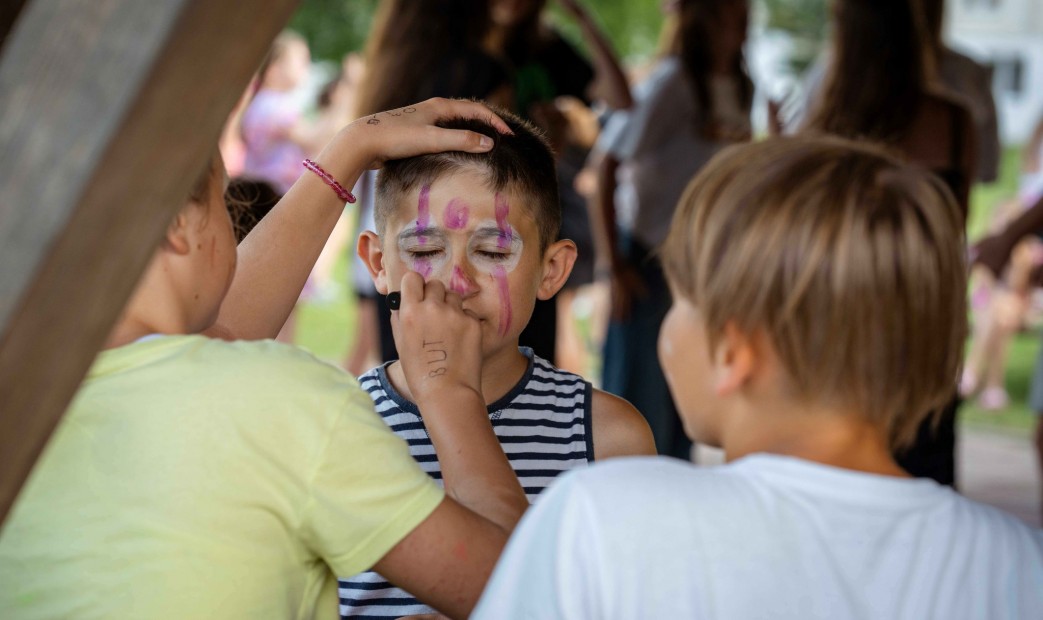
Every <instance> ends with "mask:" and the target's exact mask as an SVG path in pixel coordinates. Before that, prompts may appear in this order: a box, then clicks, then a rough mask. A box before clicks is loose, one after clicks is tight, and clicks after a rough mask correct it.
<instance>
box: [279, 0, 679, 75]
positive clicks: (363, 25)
mask: <svg viewBox="0 0 1043 620" xmlns="http://www.w3.org/2000/svg"><path fill="white" fill-rule="evenodd" d="M378 1H379V0H303V2H301V5H300V8H298V9H297V12H296V13H295V14H294V16H293V19H292V20H290V25H289V27H290V28H292V29H293V30H296V31H297V32H299V33H301V34H302V35H304V37H305V38H306V39H308V43H309V44H310V46H311V53H312V56H314V57H315V58H316V59H321V60H332V61H337V62H339V61H340V59H341V58H342V57H343V56H344V54H346V53H348V52H350V51H357V50H361V49H362V48H363V46H364V45H365V42H366V35H367V34H368V33H369V26H370V22H371V21H372V19H373V13H374V10H375V8H376V6H377V3H378ZM415 1H416V2H423V1H424V0H415ZM584 2H585V4H586V6H587V7H588V8H589V9H590V12H591V13H592V14H593V15H594V16H595V19H597V20H598V23H599V24H600V25H601V26H602V28H604V30H605V33H606V34H607V35H608V37H609V39H610V40H611V41H612V44H613V45H614V46H615V48H616V51H617V53H618V54H619V55H620V57H621V58H624V59H633V60H638V59H643V58H647V57H648V56H650V55H651V54H652V53H653V52H654V51H655V47H656V41H657V38H658V35H659V27H660V25H661V24H662V21H663V18H662V13H661V12H660V9H659V3H658V2H656V1H655V0H640V1H637V2H620V1H619V0H584ZM550 5H551V7H552V11H551V19H552V20H553V22H554V23H555V25H557V26H558V27H559V28H561V29H562V31H563V32H564V33H565V35H566V36H567V37H569V39H570V40H572V41H574V42H576V43H577V44H578V45H582V44H581V42H580V37H579V29H578V28H577V27H576V26H575V24H574V23H573V22H572V21H571V20H570V19H569V18H568V17H566V16H565V15H563V14H562V13H561V12H560V11H559V10H558V9H557V8H556V7H555V6H554V2H553V1H552V2H550Z"/></svg>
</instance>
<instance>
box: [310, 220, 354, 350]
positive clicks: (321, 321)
mask: <svg viewBox="0 0 1043 620" xmlns="http://www.w3.org/2000/svg"><path fill="white" fill-rule="evenodd" d="M352 239H354V237H352ZM349 245H351V246H352V247H353V246H354V244H353V243H352V244H349ZM348 264H349V263H348V255H347V250H345V252H343V253H342V255H341V256H340V257H339V258H338V260H337V265H336V267H335V268H334V269H333V279H334V280H335V281H336V282H337V283H339V284H341V285H342V286H340V287H339V291H338V294H337V296H336V298H335V299H332V300H329V301H324V302H321V303H320V302H310V303H308V302H306V303H300V304H298V305H297V337H296V340H297V344H298V345H300V346H301V347H303V348H305V349H307V350H309V351H311V352H312V353H314V354H315V355H316V356H318V357H320V358H322V359H324V360H327V361H329V362H331V363H333V364H336V365H338V366H339V365H341V364H342V363H343V362H344V358H345V357H346V356H347V353H348V351H349V350H350V349H351V346H352V345H353V344H354V343H355V320H356V319H355V317H356V307H355V294H354V293H353V292H352V290H351V287H350V277H349V274H350V271H349V269H348Z"/></svg>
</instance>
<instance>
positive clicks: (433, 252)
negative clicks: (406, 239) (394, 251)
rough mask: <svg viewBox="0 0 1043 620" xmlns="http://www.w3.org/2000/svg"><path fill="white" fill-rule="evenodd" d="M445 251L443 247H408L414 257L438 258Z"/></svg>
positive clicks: (407, 251)
mask: <svg viewBox="0 0 1043 620" xmlns="http://www.w3.org/2000/svg"><path fill="white" fill-rule="evenodd" d="M443 252H445V250H443V249H442V248H406V253H407V254H409V256H411V257H412V258H437V257H439V256H441V255H442V253H443Z"/></svg>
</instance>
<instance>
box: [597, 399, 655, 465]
mask: <svg viewBox="0 0 1043 620" xmlns="http://www.w3.org/2000/svg"><path fill="white" fill-rule="evenodd" d="M591 423H592V425H593V427H594V428H593V431H594V458H595V459H596V460H598V461H601V460H603V459H607V458H611V457H614V456H655V454H656V447H655V439H654V438H653V437H652V429H651V428H649V427H648V422H646V421H645V418H644V416H642V415H641V413H640V412H639V411H638V410H637V409H635V408H634V406H633V405H631V404H630V403H629V402H627V401H626V400H624V399H622V398H620V397H618V396H613V395H612V394H609V393H607V392H602V391H601V390H594V397H593V401H592V403H591Z"/></svg>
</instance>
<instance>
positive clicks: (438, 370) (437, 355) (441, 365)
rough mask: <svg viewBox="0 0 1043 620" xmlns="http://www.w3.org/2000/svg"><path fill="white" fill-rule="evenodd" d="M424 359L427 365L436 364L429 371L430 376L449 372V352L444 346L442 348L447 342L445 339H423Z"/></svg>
mask: <svg viewBox="0 0 1043 620" xmlns="http://www.w3.org/2000/svg"><path fill="white" fill-rule="evenodd" d="M422 343H423V349H424V359H425V361H426V362H427V365H428V366H429V367H430V366H434V368H430V370H428V372H427V376H428V377H432V378H434V377H441V376H442V375H444V374H445V373H447V372H449V352H448V351H446V350H445V349H444V348H441V347H442V345H444V344H445V341H444V340H436V341H433V342H428V341H427V340H423V341H422Z"/></svg>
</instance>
